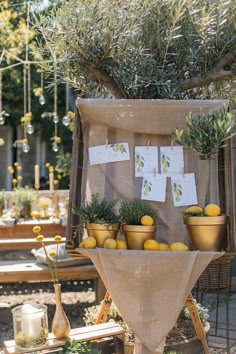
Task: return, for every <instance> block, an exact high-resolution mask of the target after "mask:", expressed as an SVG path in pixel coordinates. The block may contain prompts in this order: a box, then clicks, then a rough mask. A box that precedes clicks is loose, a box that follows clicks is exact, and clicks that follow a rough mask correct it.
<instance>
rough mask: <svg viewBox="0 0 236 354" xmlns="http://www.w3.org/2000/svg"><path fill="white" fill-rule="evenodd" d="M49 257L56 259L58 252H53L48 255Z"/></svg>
mask: <svg viewBox="0 0 236 354" xmlns="http://www.w3.org/2000/svg"><path fill="white" fill-rule="evenodd" d="M48 256H49V257H52V258H55V257H57V252H56V251H51V252H49V253H48Z"/></svg>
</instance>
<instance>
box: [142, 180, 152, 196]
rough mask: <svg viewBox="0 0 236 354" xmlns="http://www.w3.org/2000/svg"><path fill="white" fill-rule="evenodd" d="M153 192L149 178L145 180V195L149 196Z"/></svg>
mask: <svg viewBox="0 0 236 354" xmlns="http://www.w3.org/2000/svg"><path fill="white" fill-rule="evenodd" d="M151 191H152V183H151V182H150V181H148V179H147V178H144V180H143V194H144V195H148V194H149V193H151Z"/></svg>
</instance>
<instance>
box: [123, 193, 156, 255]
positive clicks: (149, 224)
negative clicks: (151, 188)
mask: <svg viewBox="0 0 236 354" xmlns="http://www.w3.org/2000/svg"><path fill="white" fill-rule="evenodd" d="M157 214H158V213H157V210H156V209H155V208H154V207H153V206H152V205H150V204H147V203H145V202H143V201H142V200H131V201H123V202H122V203H121V207H120V220H121V222H122V229H123V232H124V235H125V238H126V242H127V246H128V249H143V245H144V242H145V241H146V240H147V239H152V238H153V237H154V234H155V231H156V229H157V228H156V219H157Z"/></svg>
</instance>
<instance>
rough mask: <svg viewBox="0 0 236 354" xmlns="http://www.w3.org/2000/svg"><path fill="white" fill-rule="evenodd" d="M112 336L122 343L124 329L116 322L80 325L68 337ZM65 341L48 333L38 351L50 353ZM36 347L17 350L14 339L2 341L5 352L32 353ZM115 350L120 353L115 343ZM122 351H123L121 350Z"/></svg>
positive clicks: (15, 353) (14, 353) (6, 353)
mask: <svg viewBox="0 0 236 354" xmlns="http://www.w3.org/2000/svg"><path fill="white" fill-rule="evenodd" d="M109 337H113V339H114V340H115V338H116V337H118V338H120V339H121V340H122V341H123V343H124V330H123V328H121V327H120V326H119V325H118V324H117V323H114V322H108V323H102V324H97V325H93V326H87V327H81V328H74V329H71V331H70V335H69V338H70V339H74V340H76V341H77V342H83V341H96V340H99V339H102V338H109ZM64 343H65V339H55V338H54V337H53V334H52V333H49V336H48V343H47V344H46V345H45V348H44V350H43V349H40V353H44V351H45V352H46V353H50V350H52V351H53V349H55V348H59V347H62V346H63V345H64ZM35 351H36V349H32V350H28V349H24V351H22V350H21V351H20V350H17V348H16V346H15V341H14V340H9V341H5V342H4V353H5V354H18V353H23V352H24V353H32V352H35ZM115 352H116V353H117V354H118V353H121V352H120V350H119V348H118V346H116V345H115ZM122 352H124V351H123V350H122Z"/></svg>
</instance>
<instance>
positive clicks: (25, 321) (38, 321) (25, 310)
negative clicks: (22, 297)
mask: <svg viewBox="0 0 236 354" xmlns="http://www.w3.org/2000/svg"><path fill="white" fill-rule="evenodd" d="M43 314H44V313H43V310H42V309H38V308H37V307H34V306H32V305H28V304H25V305H23V306H22V310H21V330H22V334H23V335H24V336H25V337H33V338H38V337H40V335H41V329H42V328H41V327H42V317H43Z"/></svg>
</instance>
